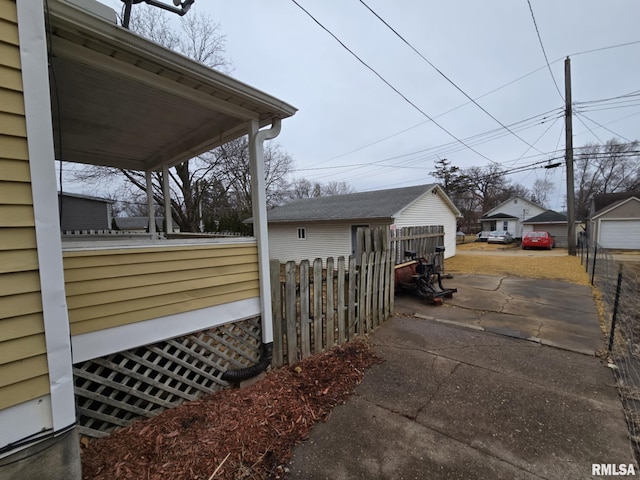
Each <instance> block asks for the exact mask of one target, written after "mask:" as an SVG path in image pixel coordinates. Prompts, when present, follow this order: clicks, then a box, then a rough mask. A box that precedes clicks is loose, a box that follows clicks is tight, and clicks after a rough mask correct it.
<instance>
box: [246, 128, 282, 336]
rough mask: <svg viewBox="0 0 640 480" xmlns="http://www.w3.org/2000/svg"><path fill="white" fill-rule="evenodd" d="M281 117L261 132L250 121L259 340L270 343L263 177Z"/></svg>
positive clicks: (264, 184)
mask: <svg viewBox="0 0 640 480" xmlns="http://www.w3.org/2000/svg"><path fill="white" fill-rule="evenodd" d="M280 126H281V123H280V119H274V121H273V125H272V127H271V128H269V129H266V130H262V131H260V130H259V128H260V125H259V123H258V121H257V120H251V121H250V122H249V169H250V173H251V205H252V215H253V234H254V235H255V237H256V240H257V241H258V268H259V278H260V314H261V316H262V342H263V343H272V342H273V318H272V313H271V282H270V280H269V238H268V233H267V232H268V230H267V193H266V190H267V187H266V180H265V176H264V145H263V142H264V141H265V140H270V139H272V138H275V137H277V136H278V134H279V133H280Z"/></svg>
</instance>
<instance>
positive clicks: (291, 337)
mask: <svg viewBox="0 0 640 480" xmlns="http://www.w3.org/2000/svg"><path fill="white" fill-rule="evenodd" d="M284 288H285V302H284V317H285V320H286V324H287V363H288V364H289V365H293V364H294V363H296V362H297V361H298V360H299V359H298V332H297V331H296V330H297V329H296V323H297V316H298V315H297V312H296V303H297V302H296V300H297V299H296V262H294V261H293V260H291V261H288V262H287V264H286V266H285V284H284Z"/></svg>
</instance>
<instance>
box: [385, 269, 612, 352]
mask: <svg viewBox="0 0 640 480" xmlns="http://www.w3.org/2000/svg"><path fill="white" fill-rule="evenodd" d="M443 283H444V285H445V286H446V287H456V288H457V289H458V293H456V294H455V295H454V296H453V298H451V299H446V300H445V304H444V305H443V306H442V307H438V308H433V307H431V306H429V305H425V302H424V300H422V299H421V298H419V297H416V296H411V295H409V294H402V295H396V312H398V313H404V314H409V315H415V316H417V317H421V318H426V319H430V320H437V321H442V322H451V323H454V324H457V325H462V326H467V327H471V328H476V329H478V330H484V331H487V332H494V333H498V334H501V335H508V336H513V337H516V338H522V339H528V340H530V341H533V342H537V343H541V344H543V345H549V346H555V347H559V348H564V349H567V350H572V351H575V352H580V353H585V354H587V355H593V354H595V352H596V351H597V350H598V349H600V348H603V346H604V344H603V339H604V334H603V333H602V331H601V329H600V327H599V323H598V317H597V310H596V306H595V302H594V300H593V293H592V290H591V287H587V286H583V285H575V284H572V283H568V282H561V281H553V280H533V279H530V278H520V277H511V276H494V275H456V276H455V278H453V279H451V280H443Z"/></svg>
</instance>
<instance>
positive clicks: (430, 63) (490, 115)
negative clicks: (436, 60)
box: [359, 0, 540, 151]
mask: <svg viewBox="0 0 640 480" xmlns="http://www.w3.org/2000/svg"><path fill="white" fill-rule="evenodd" d="M359 1H360V3H361V4H362V5H364V6H365V8H366V9H367V10H369V11H370V12H371V13H372V14H373V15H374V16H375V17H376V18H377V19H378V20H380V21H381V22H382V23H383V24H384V25H385V26H386V27H387V28H388V29H389V30H391V31H392V32H393V33H394V34H395V35H396V36H397V37H398V38H399V39H400V40H402V41H403V42H404V43H405V44H406V45H407V46H408V47H409V48H410V49H411V50H413V51H414V52H415V53H416V54H417V55H418V56H419V57H420V58H421V59H422V60H424V61H425V62H426V63H427V64H428V65H429V66H431V67H432V68H433V69H434V70H435V71H436V72H438V73H439V74H440V76H442V77H443V78H444V79H445V80H446V81H447V82H449V83H450V84H451V85H453V87H454V88H455V89H456V90H458V91H459V92H460V93H462V94H463V95H464V96H465V97H467V99H469V101H470V102H472V103H473V104H474V105H475V106H476V107H478V108H479V109H480V110H482V111H483V112H484V113H486V114H487V115H488V116H489V117H491V118H492V119H493V120H495V121H496V122H497V123H498V124H499V125H500V126H501V127H502V128H504V129H505V130H507V131H508V132H509V133H511V135H513V136H514V137H516V138H517V139H518V140H520V141H521V142H523V143H525V144H526V145H528V146H529V148H533V149H534V150H538V149H537V148H536V147H534V146H533V145H531V144H530V143H529V142H527V141H526V140H525V139H524V138H522V137H521V136H519V135H518V134H517V133H515V132H514V131H513V130H511V129H510V128H509V127H508V126H506V125H505V124H504V123H502V122H501V121H500V120H498V119H497V118H496V117H495V116H494V115H492V114H491V113H490V112H488V111H487V110H486V109H485V108H484V107H483V106H482V105H480V104H479V103H478V102H477V101H475V100H474V99H473V98H471V96H469V95H468V94H467V92H465V91H464V90H463V89H462V88H460V87H459V86H458V85H457V84H456V83H455V82H454V81H453V80H451V79H450V78H449V77H448V76H447V75H445V74H444V72H442V70H440V69H439V68H438V67H436V66H435V65H434V64H433V63H432V62H431V61H430V60H429V59H428V58H427V57H425V56H424V55H423V54H422V53H421V52H420V51H418V49H416V48H415V47H414V46H413V45H412V44H411V43H410V42H409V41H408V40H407V39H406V38H404V37H403V36H402V35H400V33H398V31H397V30H396V29H395V28H393V27H392V26H391V25H389V23H388V22H387V21H386V20H385V19H384V18H382V17H381V16H380V15H379V14H378V13H377V12H376V11H375V10H373V9H372V8H371V7H370V6H369V5H367V4H366V3H365V2H364V0H359ZM538 151H540V150H538Z"/></svg>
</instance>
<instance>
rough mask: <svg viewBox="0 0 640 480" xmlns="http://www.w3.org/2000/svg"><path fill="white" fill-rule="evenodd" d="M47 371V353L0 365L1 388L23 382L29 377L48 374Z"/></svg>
mask: <svg viewBox="0 0 640 480" xmlns="http://www.w3.org/2000/svg"><path fill="white" fill-rule="evenodd" d="M47 372H48V369H47V356H46V355H45V354H42V355H38V356H36V357H31V358H25V359H23V360H18V361H17V362H11V363H6V364H4V365H0V388H2V387H6V386H7V385H13V384H15V383H20V382H23V381H25V380H28V379H29V378H34V377H39V376H41V375H46V374H47Z"/></svg>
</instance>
